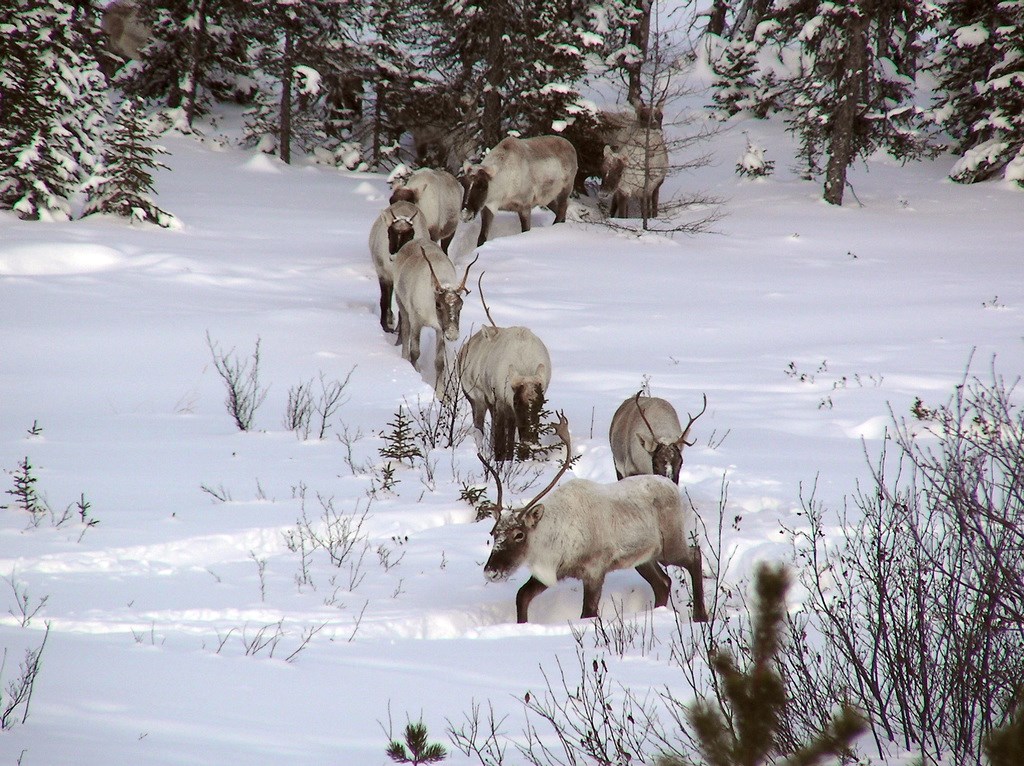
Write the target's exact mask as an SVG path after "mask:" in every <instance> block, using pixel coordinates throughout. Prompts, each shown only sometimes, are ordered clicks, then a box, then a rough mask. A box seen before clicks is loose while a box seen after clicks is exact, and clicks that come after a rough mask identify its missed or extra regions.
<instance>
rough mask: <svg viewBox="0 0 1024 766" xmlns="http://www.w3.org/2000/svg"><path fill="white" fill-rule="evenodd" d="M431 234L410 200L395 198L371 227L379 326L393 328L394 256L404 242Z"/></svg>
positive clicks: (387, 328)
mask: <svg viewBox="0 0 1024 766" xmlns="http://www.w3.org/2000/svg"><path fill="white" fill-rule="evenodd" d="M429 236H430V233H429V231H428V229H427V221H426V218H424V216H423V214H422V213H421V212H420V209H419V208H418V207H416V206H415V205H414V204H412V203H411V202H403V201H399V202H394V203H392V204H391V205H388V207H386V208H384V209H383V210H382V211H381V212H380V213H379V214H378V215H377V218H376V220H375V221H374V222H373V225H372V226H371V227H370V255H371V257H372V258H373V268H374V269H376V271H377V281H378V283H379V284H380V326H381V327H382V328H383V329H384V332H391V331H392V329H393V328H394V323H395V317H394V313H393V312H392V310H391V298H392V294H393V293H394V288H395V256H396V255H397V254H398V251H399V250H400V249H401V248H402V246H403V245H405V244H406V243H407V242H411V241H412V240H414V239H426V238H427V237H429Z"/></svg>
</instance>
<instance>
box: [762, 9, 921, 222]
mask: <svg viewBox="0 0 1024 766" xmlns="http://www.w3.org/2000/svg"><path fill="white" fill-rule="evenodd" d="M776 18H777V20H778V21H779V22H780V26H779V37H778V38H777V39H779V40H780V41H781V42H782V43H783V44H784V45H792V44H794V43H798V44H799V47H800V51H801V54H802V67H801V69H802V71H801V72H800V73H799V74H797V75H796V76H794V77H792V78H791V79H789V80H788V81H787V82H786V96H785V97H786V99H787V101H788V104H789V108H790V110H791V116H790V117H789V119H788V120H787V122H788V125H789V130H791V131H792V132H794V133H796V134H797V135H798V137H799V140H800V142H801V147H802V151H801V154H802V155H803V156H804V159H805V161H806V162H807V163H808V170H809V172H811V173H814V174H816V173H817V172H818V170H817V167H818V165H817V163H818V161H819V159H821V158H823V159H824V164H825V168H824V174H825V193H824V199H825V201H826V202H829V203H831V204H833V205H841V204H842V203H843V195H844V192H845V188H846V173H847V170H848V168H849V167H850V165H852V164H853V162H854V161H856V160H857V159H858V158H862V157H866V156H868V155H870V154H871V153H872V152H874V151H876V150H877V149H885V150H886V151H888V152H889V153H890V154H892V155H893V156H894V157H896V158H897V159H902V160H905V159H912V158H915V157H918V156H920V155H921V154H923V153H924V152H926V151H928V149H929V146H928V143H927V140H926V138H925V137H924V135H923V134H922V133H921V131H920V123H921V111H920V110H919V109H917V108H915V107H914V105H913V103H912V96H913V87H914V81H913V74H914V71H915V69H916V64H917V57H918V52H917V49H916V48H915V47H914V46H913V45H908V43H907V41H913V40H917V39H919V37H920V32H921V30H922V28H923V27H924V26H925V25H927V24H929V23H930V21H931V18H932V16H931V15H930V14H929V12H928V9H927V7H926V6H922V5H920V4H918V3H916V2H913V0H910V1H909V2H908V0H843V2H822V3H820V4H817V3H813V2H804V3H797V4H796V5H793V6H790V7H788V8H786V9H785V10H784V11H783V12H782V13H781V14H779V15H778V16H777V17H776Z"/></svg>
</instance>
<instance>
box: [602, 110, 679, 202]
mask: <svg viewBox="0 0 1024 766" xmlns="http://www.w3.org/2000/svg"><path fill="white" fill-rule="evenodd" d="M650 119H651V118H648V120H650ZM667 174H668V150H667V149H666V147H665V136H664V135H663V133H662V131H661V127H660V126H657V125H654V126H653V127H652V123H651V122H649V121H648V122H644V121H643V120H642V119H640V118H639V117H638V118H637V119H636V120H634V121H632V122H631V123H627V124H624V125H620V126H619V127H617V128H616V129H615V130H614V131H612V133H611V136H610V141H609V144H607V145H606V146H605V147H604V158H603V161H602V163H601V190H602V191H604V192H611V195H612V201H611V209H610V210H609V213H608V216H609V217H610V218H628V217H629V212H630V210H629V207H630V200H633V199H636V200H638V201H639V205H640V215H642V216H643V217H644V218H657V216H658V196H659V194H660V191H661V185H662V184H663V183H664V182H665V176H666V175H667Z"/></svg>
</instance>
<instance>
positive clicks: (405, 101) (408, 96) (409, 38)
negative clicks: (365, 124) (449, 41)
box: [364, 0, 458, 167]
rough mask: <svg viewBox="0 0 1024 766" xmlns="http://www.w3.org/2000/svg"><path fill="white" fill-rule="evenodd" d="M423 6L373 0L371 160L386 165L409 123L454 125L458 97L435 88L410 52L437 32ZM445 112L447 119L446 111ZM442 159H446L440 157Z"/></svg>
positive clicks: (370, 29) (400, 0)
mask: <svg viewBox="0 0 1024 766" xmlns="http://www.w3.org/2000/svg"><path fill="white" fill-rule="evenodd" d="M428 24H429V19H428V17H427V14H426V11H425V9H424V8H423V7H421V6H418V5H417V4H416V3H409V2H405V1H403V0H373V2H372V3H371V4H370V9H369V15H368V19H367V28H368V33H369V34H368V41H367V43H366V45H365V48H366V49H365V51H364V54H365V57H366V60H367V61H366V75H367V79H368V80H369V81H370V82H372V83H373V91H372V94H371V96H372V98H371V101H372V105H373V112H372V116H371V119H370V123H369V130H370V151H371V161H372V164H373V165H374V166H376V167H380V166H381V165H382V164H383V163H385V162H386V161H389V160H391V159H392V158H394V156H395V153H396V152H397V149H398V139H399V138H400V137H401V135H402V133H403V132H404V131H405V128H406V127H407V126H413V125H415V126H426V125H430V124H434V123H437V122H444V123H447V124H448V125H452V124H454V123H455V121H456V120H457V119H458V114H457V113H455V111H454V109H453V108H452V107H453V105H454V103H455V102H456V101H457V99H456V98H454V97H452V95H451V94H445V93H443V92H442V91H440V90H439V89H436V88H433V87H431V82H430V78H429V77H428V76H427V75H426V74H425V73H424V72H422V70H420V68H419V66H418V64H417V62H416V61H415V60H414V59H413V57H412V55H411V54H410V53H409V51H413V50H416V49H417V48H418V47H420V44H421V41H422V40H423V39H432V38H433V37H434V35H433V34H432V33H431V29H430V27H429V26H428ZM442 114H444V119H442V118H441V115H442ZM437 164H442V163H440V162H438V163H437Z"/></svg>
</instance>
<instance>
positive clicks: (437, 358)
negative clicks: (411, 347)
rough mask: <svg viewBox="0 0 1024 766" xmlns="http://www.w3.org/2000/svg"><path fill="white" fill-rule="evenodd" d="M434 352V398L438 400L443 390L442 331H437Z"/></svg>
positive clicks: (443, 348) (443, 350) (443, 347)
mask: <svg viewBox="0 0 1024 766" xmlns="http://www.w3.org/2000/svg"><path fill="white" fill-rule="evenodd" d="M435 348H436V350H435V352H434V396H436V397H437V398H438V399H440V398H441V397H442V396H443V394H444V389H445V383H446V381H445V374H444V371H445V366H446V365H445V361H446V359H445V353H444V352H445V345H444V331H443V330H438V331H437V345H436V346H435Z"/></svg>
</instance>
